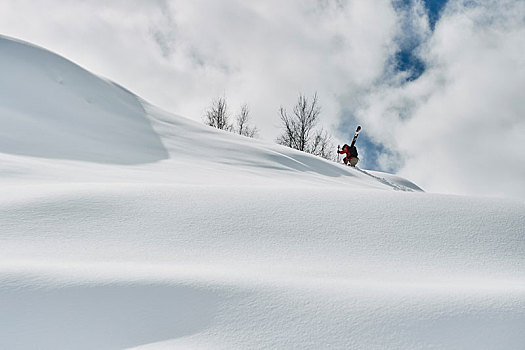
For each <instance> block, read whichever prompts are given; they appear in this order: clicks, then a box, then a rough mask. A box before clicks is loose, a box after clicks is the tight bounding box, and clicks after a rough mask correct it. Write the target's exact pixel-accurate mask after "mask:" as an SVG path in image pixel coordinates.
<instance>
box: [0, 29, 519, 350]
mask: <svg viewBox="0 0 525 350" xmlns="http://www.w3.org/2000/svg"><path fill="white" fill-rule="evenodd" d="M0 76H1V77H2V79H1V80H0V133H1V135H0V136H1V137H0V184H1V191H2V196H1V197H0V223H1V227H0V243H1V244H0V257H1V259H0V310H2V312H1V313H0V349H4V348H5V349H125V348H136V349H141V350H147V349H149V350H152V349H155V350H156V349H423V348H433V349H523V348H524V345H525V332H523V330H524V329H525V273H524V272H525V233H524V227H525V216H524V213H525V203H524V202H522V201H511V200H506V199H488V198H472V197H459V196H443V195H435V194H427V193H422V192H421V191H420V189H419V188H418V187H417V185H415V184H413V183H411V182H410V181H408V180H406V179H402V178H399V177H396V176H394V175H390V174H384V173H379V172H371V171H366V170H358V169H350V168H348V167H344V166H342V165H339V164H335V163H331V162H327V161H325V160H322V159H319V158H316V157H313V156H310V155H307V154H304V153H300V152H296V151H294V150H291V149H288V148H285V147H281V146H278V145H274V144H271V143H266V142H263V141H258V140H252V139H247V138H244V137H240V136H236V135H232V134H229V133H225V132H222V131H218V130H215V129H211V128H208V127H204V126H202V125H200V124H198V123H195V122H192V121H190V120H187V119H185V118H182V117H178V116H174V115H171V114H169V113H166V112H163V111H160V110H158V109H157V108H155V107H153V106H151V105H149V104H148V103H146V102H144V101H142V100H141V99H140V98H138V97H136V96H135V95H133V94H132V93H130V92H129V91H127V90H125V89H123V88H121V87H119V86H118V85H116V84H114V83H111V82H108V81H105V80H104V79H101V78H98V77H96V76H94V75H93V74H91V73H89V72H87V71H85V70H84V69H82V68H80V67H78V66H76V65H74V64H73V63H71V62H69V61H67V60H65V59H64V58H61V57H59V56H56V55H54V54H52V53H50V52H48V51H45V50H43V49H41V48H37V47H34V46H31V45H29V44H26V43H23V42H19V41H16V40H13V39H9V38H2V37H0Z"/></svg>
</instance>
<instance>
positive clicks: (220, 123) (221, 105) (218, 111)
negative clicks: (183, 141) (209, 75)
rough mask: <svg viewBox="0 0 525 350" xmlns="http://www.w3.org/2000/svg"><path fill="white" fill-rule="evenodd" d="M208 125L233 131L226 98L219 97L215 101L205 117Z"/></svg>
mask: <svg viewBox="0 0 525 350" xmlns="http://www.w3.org/2000/svg"><path fill="white" fill-rule="evenodd" d="M204 119H205V120H204V122H205V123H206V125H209V126H213V127H214V128H217V129H221V130H226V131H231V130H232V128H233V126H232V124H231V123H230V115H229V114H228V104H227V103H226V98H225V97H219V98H218V99H216V100H215V101H213V103H212V105H211V106H210V108H208V110H207V111H206V115H205V117H204Z"/></svg>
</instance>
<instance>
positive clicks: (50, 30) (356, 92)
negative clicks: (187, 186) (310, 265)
mask: <svg viewBox="0 0 525 350" xmlns="http://www.w3.org/2000/svg"><path fill="white" fill-rule="evenodd" d="M0 34H2V35H7V36H11V37H15V38H18V39H21V40H25V41H29V42H31V43H34V44H37V45H40V46H43V47H45V48H47V49H49V50H51V51H54V52H56V53H58V54H60V55H63V56H65V57H67V58H68V59H70V60H72V61H74V62H75V63H77V64H79V65H81V66H83V67H84V68H86V69H88V70H90V71H92V72H94V73H96V74H98V75H101V76H104V77H107V78H109V79H111V80H113V81H115V82H117V83H119V84H121V85H123V86H125V87H126V88H128V89H130V90H131V91H133V92H135V93H136V94H138V95H139V96H141V97H143V98H144V99H146V100H148V101H149V102H151V103H153V104H155V105H157V106H160V107H162V108H164V109H166V110H168V111H170V112H173V113H175V114H178V115H182V116H185V117H187V118H190V119H194V120H197V121H202V118H203V116H204V113H205V111H206V109H207V108H208V107H209V105H210V104H211V102H212V101H213V100H214V99H216V98H218V97H225V98H226V100H227V102H228V106H229V110H230V113H231V114H232V115H235V114H236V113H237V112H238V111H239V109H240V106H241V105H242V104H245V103H246V104H248V106H249V108H250V112H251V118H252V122H253V124H255V125H256V126H257V127H258V129H259V130H260V135H259V137H260V138H261V139H265V140H268V141H274V140H275V138H276V137H277V136H278V134H279V132H280V128H279V127H280V120H279V108H280V107H281V106H282V107H285V108H287V109H289V110H291V109H292V108H293V105H294V104H295V102H296V100H297V97H298V95H299V94H305V95H307V96H312V95H313V94H315V93H317V94H318V97H319V102H320V105H321V108H322V109H321V124H322V126H323V127H324V128H325V129H327V130H328V131H330V133H331V134H332V135H333V137H334V143H335V144H338V143H339V144H342V143H345V142H348V141H349V140H350V139H351V137H352V135H353V131H354V130H355V127H356V125H358V124H360V125H362V127H363V131H362V133H361V135H360V137H359V140H358V142H357V146H358V149H359V153H360V158H361V160H360V164H359V165H360V166H361V167H363V168H368V169H375V170H383V171H388V172H393V173H397V174H399V175H401V176H404V177H407V178H408V179H410V180H412V181H414V182H415V183H417V184H418V185H419V186H421V187H422V188H424V189H425V190H427V191H430V192H440V193H452V194H469V195H489V196H507V197H509V196H510V197H518V198H525V1H523V0H512V1H511V0H425V1H423V0H265V1H243V0H220V1H217V0H192V1H184V0H114V1H105V0H83V1H80V0H46V1H33V0H16V1H15V0H0Z"/></svg>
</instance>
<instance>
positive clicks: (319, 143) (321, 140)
mask: <svg viewBox="0 0 525 350" xmlns="http://www.w3.org/2000/svg"><path fill="white" fill-rule="evenodd" d="M308 153H312V154H314V155H316V156H319V157H323V158H325V159H328V160H335V156H334V144H333V143H332V137H331V136H330V135H329V134H328V132H326V131H325V130H323V129H322V128H321V129H320V130H316V131H315V134H314V137H313V139H312V142H311V144H310V148H309V150H308Z"/></svg>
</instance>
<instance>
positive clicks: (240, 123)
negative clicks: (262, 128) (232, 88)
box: [235, 104, 258, 137]
mask: <svg viewBox="0 0 525 350" xmlns="http://www.w3.org/2000/svg"><path fill="white" fill-rule="evenodd" d="M249 119H250V109H249V108H248V105H247V104H244V105H242V106H241V111H240V112H239V114H237V119H236V123H237V125H236V130H235V131H236V132H237V134H239V135H243V136H248V137H255V136H256V135H257V132H258V130H257V127H255V126H254V127H251V126H250V125H249V124H248V123H249Z"/></svg>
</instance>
